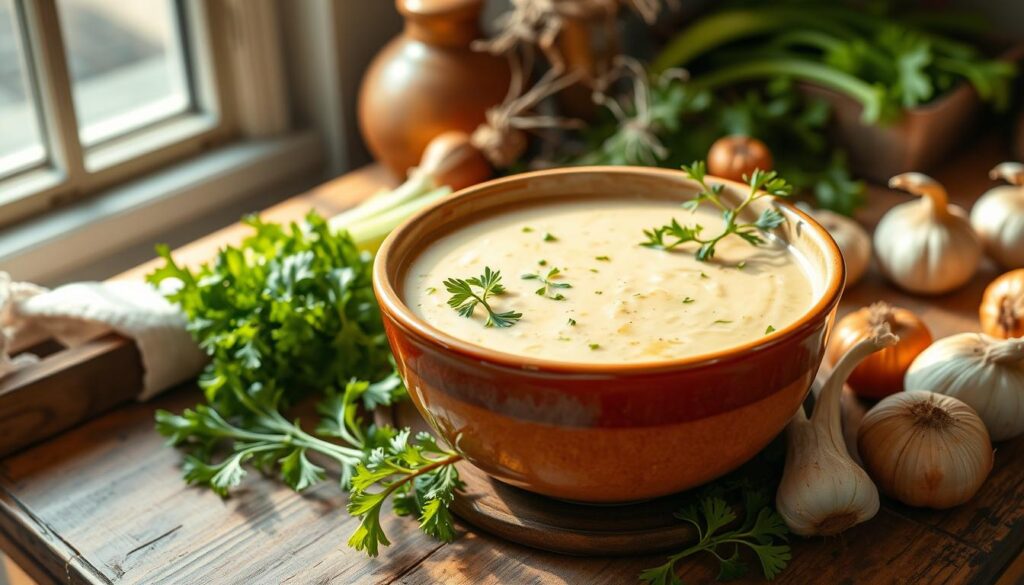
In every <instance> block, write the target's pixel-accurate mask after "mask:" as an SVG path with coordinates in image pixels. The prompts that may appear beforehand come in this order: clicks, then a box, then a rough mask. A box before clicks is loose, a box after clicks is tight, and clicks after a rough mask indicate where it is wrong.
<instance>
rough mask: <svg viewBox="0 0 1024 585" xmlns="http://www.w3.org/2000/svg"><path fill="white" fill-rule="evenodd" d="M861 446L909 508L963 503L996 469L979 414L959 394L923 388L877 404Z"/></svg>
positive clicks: (875, 473) (863, 426) (872, 468)
mask: <svg viewBox="0 0 1024 585" xmlns="http://www.w3.org/2000/svg"><path fill="white" fill-rule="evenodd" d="M857 447H858V450H859V451H860V457H861V459H862V460H863V461H864V466H865V467H866V468H867V470H868V473H869V474H871V477H872V478H874V480H875V481H877V482H878V487H879V488H880V489H881V490H882V492H884V493H885V494H886V495H889V496H891V497H894V498H896V499H897V500H899V501H901V502H903V503H904V504H908V505H910V506H927V507H929V508H950V507H953V506H957V505H959V504H962V503H964V502H966V501H967V500H969V499H971V498H972V497H973V496H974V494H976V493H977V492H978V489H979V488H981V484H983V483H984V482H985V478H986V477H988V474H989V472H990V471H992V462H993V453H992V442H991V441H990V440H989V438H988V432H987V431H986V430H985V425H984V424H983V423H982V422H981V419H980V418H978V415H977V414H975V413H974V411H973V410H971V407H969V406H967V405H966V404H964V403H963V402H960V401H959V400H957V399H956V398H953V397H950V396H942V395H941V394H935V393H932V392H926V391H923V390H911V391H908V392H900V393H898V394H893V395H892V396H889V397H888V398H886V399H885V400H882V401H881V402H879V403H878V404H877V405H876V406H875V407H874V408H872V409H871V410H870V411H869V412H868V413H867V415H865V416H864V419H863V420H861V423H860V431H859V432H858V435H857Z"/></svg>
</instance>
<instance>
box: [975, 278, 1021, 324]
mask: <svg viewBox="0 0 1024 585" xmlns="http://www.w3.org/2000/svg"><path fill="white" fill-rule="evenodd" d="M978 316H979V318H980V319H981V330H982V331H983V332H985V333H988V334H989V335H991V336H992V337H998V338H999V339H1010V338H1011V337H1024V268H1018V269H1017V270H1011V271H1010V272H1007V273H1006V274H1003V275H1002V276H1000V277H999V278H997V279H995V280H993V281H992V284H990V285H988V288H986V289H985V294H984V296H982V297H981V307H980V308H979V309H978Z"/></svg>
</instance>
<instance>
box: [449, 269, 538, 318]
mask: <svg viewBox="0 0 1024 585" xmlns="http://www.w3.org/2000/svg"><path fill="white" fill-rule="evenodd" d="M473 287H476V288H478V289H480V293H479V294H477V293H476V292H474V291H473ZM444 288H445V290H447V291H448V292H450V293H452V296H451V298H450V299H448V306H449V307H451V308H453V309H455V310H456V311H458V313H459V315H462V316H463V317H467V318H468V317H472V316H473V311H474V310H476V307H477V305H480V306H482V307H483V308H484V310H485V311H487V320H486V321H484V327H511V326H513V325H515V324H516V322H517V321H519V320H520V319H522V318H523V314H522V313H517V312H515V311H505V312H504V313H496V312H495V311H494V309H492V308H491V305H490V303H488V300H490V299H491V297H496V296H500V295H502V294H504V293H505V286H504V285H503V284H501V271H500V270H491V267H490V266H486V267H484V273H483V274H481V275H480V276H474V277H472V278H467V279H465V280H463V279H461V278H449V279H448V280H446V281H444Z"/></svg>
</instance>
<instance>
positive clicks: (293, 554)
mask: <svg viewBox="0 0 1024 585" xmlns="http://www.w3.org/2000/svg"><path fill="white" fill-rule="evenodd" d="M1004 156H1005V155H1004V148H1003V147H1002V146H1001V145H1000V144H999V143H998V141H995V140H986V141H982V142H981V143H980V144H979V145H975V147H973V148H971V149H969V150H966V151H965V152H964V153H963V154H962V155H961V159H960V161H959V162H958V163H956V164H954V165H951V166H950V167H948V168H947V169H946V170H945V171H943V172H939V173H936V175H937V178H939V179H940V180H941V181H942V182H944V183H945V184H946V185H947V186H948V187H949V188H950V192H951V194H952V195H953V198H954V199H955V200H959V201H961V202H967V203H968V204H969V201H970V200H971V199H973V198H974V197H976V196H977V195H978V194H980V193H981V192H982V191H983V190H984V189H986V188H987V187H988V186H989V185H990V183H989V181H988V180H987V179H986V178H985V176H986V172H987V170H988V168H989V167H991V166H992V165H993V164H994V163H996V162H999V161H1001V160H1003V158H1004ZM389 184H390V179H389V178H388V177H387V176H386V175H385V174H384V173H383V172H382V171H381V170H380V169H378V168H375V167H369V168H367V169H363V170H360V171H357V172H355V173H352V174H350V175H348V176H346V177H343V178H340V179H338V180H335V181H333V182H331V183H328V184H327V185H325V186H323V187H321V188H319V189H316V190H314V191H312V192H310V193H308V194H306V195H303V196H301V197H297V198H295V199H293V200H290V201H287V202H285V203H283V204H281V205H279V206H277V207H275V208H273V209H271V210H269V211H268V212H266V214H265V216H266V217H268V218H271V219H275V220H286V219H294V218H297V217H299V216H301V215H302V214H303V213H304V212H305V211H306V209H307V208H308V207H309V206H313V207H316V208H318V209H320V210H321V211H322V212H324V213H328V214H329V213H334V212H337V211H339V210H340V209H343V208H345V207H347V206H349V205H350V204H351V203H352V202H354V201H356V200H358V199H361V198H362V197H365V196H366V195H367V194H368V193H370V192H371V191H373V190H375V189H376V188H378V187H380V186H382V185H389ZM906 199H907V198H906V196H904V195H902V194H897V193H892V192H889V191H887V190H885V189H880V188H873V189H872V193H871V201H872V204H871V206H870V208H869V209H867V210H866V211H865V212H864V213H863V215H862V217H861V219H862V220H863V221H864V222H865V223H866V224H869V225H873V224H874V223H875V222H876V221H877V219H878V217H879V216H880V215H881V213H883V211H884V210H885V209H886V208H888V207H889V206H890V205H891V204H893V203H895V202H898V201H903V200H906ZM244 233H245V230H244V229H239V228H237V227H232V228H228V229H225V230H222V231H221V232H217V233H215V234H213V235H211V236H209V237H207V238H204V239H202V240H199V241H198V242H195V243H193V244H192V245H189V246H186V247H185V248H184V249H182V250H181V251H180V252H179V254H178V256H179V258H181V259H184V260H186V261H188V262H197V261H202V260H205V259H206V258H208V257H209V256H210V255H211V254H212V252H213V250H215V249H216V247H217V246H219V245H220V244H222V243H225V242H228V241H237V240H238V239H239V238H240V237H241V236H242V235H244ZM148 269H149V267H148V266H144V267H140V268H139V269H136V270H134V271H130V272H128V273H126V274H124V275H122V277H123V278H138V277H139V276H140V275H141V274H144V273H145V272H146V271H147V270H148ZM995 274H996V271H995V269H994V268H993V267H992V266H990V265H986V266H985V267H984V268H983V269H982V271H981V272H980V273H979V274H978V276H977V278H976V279H975V281H974V283H973V284H971V285H970V286H968V287H967V288H966V289H964V290H961V291H959V292H957V293H954V294H952V295H948V296H944V297H939V298H935V299H921V298H915V297H910V296H907V295H904V294H902V293H899V292H897V291H894V290H892V289H890V288H889V287H887V286H886V285H885V284H884V283H882V282H881V280H880V278H879V277H878V276H877V275H876V274H869V275H868V276H867V278H866V280H865V281H864V282H863V283H861V284H860V285H858V286H857V287H855V288H853V289H852V290H850V291H848V292H847V294H846V296H845V298H844V301H843V310H844V311H848V310H850V309H853V308H857V307H860V306H862V305H865V304H868V303H870V302H871V301H874V300H878V299H880V298H885V299H888V300H890V301H892V302H894V303H896V304H899V305H902V306H905V307H908V308H911V309H913V310H915V311H917V312H918V314H919V315H921V316H922V317H923V318H924V319H925V320H926V321H927V322H928V323H929V325H930V326H931V327H932V329H933V332H934V333H935V335H936V336H937V337H941V336H945V335H949V334H952V333H955V332H960V331H969V330H975V329H976V328H977V321H976V313H975V311H976V307H977V302H978V299H979V298H980V295H981V291H982V289H983V288H984V286H985V284H986V283H987V282H988V281H989V280H991V278H992V277H993V276H994V275H995ZM110 375H111V376H116V375H117V372H111V373H110ZM198 400H199V395H198V393H197V392H196V390H195V389H194V388H193V387H191V386H189V387H183V388H181V389H179V390H176V391H173V392H170V393H168V394H166V395H164V396H162V397H160V398H158V399H156V400H154V401H153V402H150V403H147V404H133V405H129V406H125V407H122V408H119V409H117V410H115V411H114V412H111V413H109V414H107V415H105V416H102V417H101V418H98V419H95V420H93V421H91V422H88V423H86V424H84V425H81V426H80V427H78V428H76V429H73V430H71V431H69V432H67V433H65V434H63V435H61V436H59V437H57V438H54V439H51V440H48V441H46V442H44V443H42V444H39V445H36V446H34V447H31V448H28V449H25V450H23V451H21V452H19V453H16V454H14V455H12V456H9V457H7V458H5V459H3V460H0V548H2V549H3V550H4V551H5V552H6V553H7V554H8V555H9V556H10V557H12V558H13V559H15V560H16V561H17V562H18V563H19V564H21V565H22V566H23V567H25V569H26V571H27V572H28V573H29V574H30V575H31V576H32V577H33V578H34V579H36V580H37V581H39V582H40V583H51V582H53V583H55V582H68V583H147V584H157V583H187V584H194V585H199V584H203V583H246V584H250V583H303V584H304V583H410V584H411V583H465V584H478V583H587V584H589V585H599V584H605V583H607V584H616V585H617V584H621V583H633V582H635V581H636V576H637V574H638V573H639V572H640V570H641V569H643V568H645V567H649V566H652V565H655V564H660V563H661V562H662V561H661V559H662V557H661V556H660V555H657V556H650V557H641V558H636V557H634V558H588V559H583V558H572V557H566V556H560V555H556V554H550V553H545V552H541V551H537V550H532V549H527V548H524V547H521V546H517V545H513V544H509V543H507V542H504V541H501V540H498V539H496V538H494V537H491V536H489V535H487V534H483V533H479V532H475V531H473V530H470V529H468V528H467V527H465V526H462V529H461V531H460V534H459V538H458V539H457V540H456V541H455V542H454V543H453V544H450V545H440V544H438V543H436V542H434V541H431V540H430V539H428V538H427V537H425V536H423V535H422V534H420V533H419V532H418V530H417V529H416V526H415V523H414V522H413V521H410V520H407V519H398V518H395V517H394V516H392V515H390V514H388V515H386V516H385V518H386V520H385V529H386V531H387V533H388V535H389V537H390V538H391V539H392V541H393V542H394V543H395V544H393V545H392V546H391V547H389V548H385V549H383V551H382V553H381V556H380V557H379V558H377V559H368V558H366V557H364V556H363V555H362V554H361V553H357V552H355V551H352V550H350V549H348V548H347V547H346V545H345V542H346V540H347V538H348V535H349V533H351V531H352V530H353V528H354V527H355V526H356V522H355V520H353V519H352V518H350V517H348V515H347V514H346V513H345V512H344V511H343V506H344V504H345V496H344V494H342V493H340V491H339V490H338V489H337V487H336V486H335V485H333V483H332V482H324V483H322V484H321V485H318V486H316V487H314V488H312V489H310V490H309V491H308V492H306V493H305V494H303V495H298V494H295V493H294V492H292V491H291V490H289V489H287V488H285V487H283V486H282V485H281V484H280V483H279V482H278V481H276V480H274V479H268V478H262V477H260V476H259V475H258V474H256V473H252V474H250V475H249V477H248V478H247V479H246V480H245V482H244V483H243V485H242V486H241V488H240V489H239V490H237V491H236V493H235V494H234V495H233V496H232V497H231V498H230V499H227V500H222V499H221V498H219V497H218V496H216V495H214V494H213V493H212V492H210V491H209V490H206V489H198V488H190V487H187V486H185V484H184V483H183V482H182V480H181V476H180V470H179V468H178V464H179V463H180V461H181V454H180V453H179V452H178V451H176V450H174V449H170V448H167V447H165V446H164V444H163V440H162V438H161V437H160V436H159V435H157V433H156V432H155V431H154V430H153V411H154V410H155V409H157V408H166V409H170V410H180V409H182V408H185V407H187V406H191V405H192V404H194V403H196V402H197V401H198ZM1021 486H1024V439H1018V440H1016V441H1010V442H1007V443H1004V444H1002V445H1000V446H999V449H998V452H997V454H996V465H995V469H994V471H993V473H992V476H991V477H990V479H989V480H988V482H987V483H986V484H985V486H984V488H983V489H982V491H981V493H980V494H979V496H978V497H976V498H975V499H974V500H973V501H972V502H971V503H969V504H967V505H965V506H962V507H960V508H957V509H954V510H950V511H944V512H933V511H925V510H915V509H910V508H907V507H904V506H900V505H896V504H893V503H891V502H886V503H885V504H884V506H883V509H882V511H881V512H880V513H879V515H878V517H877V518H875V519H874V520H872V521H871V522H869V523H867V524H865V525H861V526H858V527H856V528H854V529H853V530H850V531H849V532H846V533H844V534H842V535H841V536H839V537H835V538H830V539H811V540H805V539H797V540H796V541H795V542H794V543H793V561H792V563H791V565H790V567H789V568H788V569H787V570H786V571H785V572H784V573H783V574H782V575H781V577H779V578H778V579H777V580H776V581H775V582H776V583H787V584H789V583H793V584H807V583H851V584H852V583H922V584H925V583H927V584H932V583H950V584H952V583H993V582H996V581H997V579H1000V575H1002V579H1001V581H1000V583H1007V584H1009V583H1019V582H1022V580H1024V560H1022V557H1021V556H1020V553H1021V550H1022V548H1024V487H1021ZM684 566H685V570H684V573H683V574H682V577H683V579H684V581H685V582H686V583H688V584H695V583H707V582H710V581H712V579H713V577H714V575H715V573H714V567H713V565H712V564H711V563H710V562H708V560H707V559H703V558H699V559H694V560H692V561H688V562H686V563H685V564H684ZM751 582H759V581H758V580H756V579H755V580H751Z"/></svg>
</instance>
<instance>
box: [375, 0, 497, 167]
mask: <svg viewBox="0 0 1024 585" xmlns="http://www.w3.org/2000/svg"><path fill="white" fill-rule="evenodd" d="M396 5H397V6H398V10H399V12H401V13H402V15H403V16H404V17H405V30H404V31H403V32H402V34H401V35H399V36H398V37H396V38H395V39H393V40H392V41H391V42H390V43H388V45H387V46H385V47H384V49H383V50H381V52H380V54H378V55H377V57H376V58H375V59H374V60H373V62H372V63H371V64H370V68H369V69H368V71H367V73H366V76H365V77H364V78H363V85H362V88H361V90H360V94H359V125H360V128H361V130H362V133H363V139H364V140H365V141H366V145H367V146H368V147H369V149H370V152H372V153H373V156H374V157H375V158H376V159H377V160H378V161H380V162H381V163H383V164H384V165H385V166H387V167H388V168H389V169H391V170H392V171H393V172H394V173H395V174H396V175H398V176H400V177H403V176H405V174H406V172H407V171H408V170H409V168H410V167H413V166H415V165H416V164H417V163H418V162H419V159H420V155H422V153H423V150H424V149H425V148H426V146H427V143H429V142H430V141H431V140H432V139H433V138H434V137H435V136H438V135H439V134H441V133H442V132H446V131H449V130H461V131H463V132H466V133H467V134H470V133H472V132H473V130H475V129H476V127H477V126H479V125H480V124H481V123H483V122H484V113H485V112H486V111H487V109H488V108H490V107H492V106H495V105H497V104H500V103H501V102H502V100H503V99H504V97H505V93H506V92H507V91H508V84H509V75H510V74H509V68H508V63H507V62H506V60H505V59H502V58H500V57H495V56H493V55H489V54H486V53H478V52H475V51H473V50H471V49H470V43H471V42H472V41H474V40H476V39H478V38H480V36H481V30H480V25H479V20H480V12H481V10H482V7H483V2H482V0H397V2H396Z"/></svg>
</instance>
